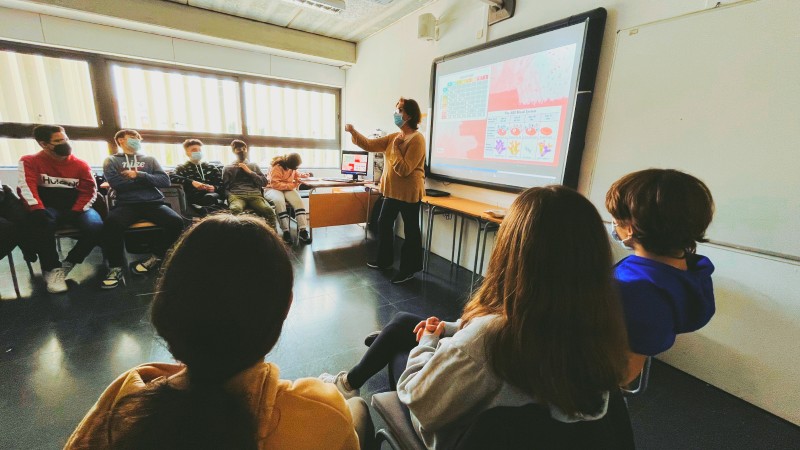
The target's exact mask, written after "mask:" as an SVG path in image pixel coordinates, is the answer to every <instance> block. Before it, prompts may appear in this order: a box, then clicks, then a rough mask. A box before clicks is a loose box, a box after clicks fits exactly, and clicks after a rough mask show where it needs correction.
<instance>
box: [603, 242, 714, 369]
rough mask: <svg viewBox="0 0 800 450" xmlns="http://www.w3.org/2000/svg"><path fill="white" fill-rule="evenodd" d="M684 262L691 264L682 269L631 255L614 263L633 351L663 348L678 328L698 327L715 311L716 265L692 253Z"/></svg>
mask: <svg viewBox="0 0 800 450" xmlns="http://www.w3.org/2000/svg"><path fill="white" fill-rule="evenodd" d="M686 263H687V265H688V268H689V270H680V269H677V268H675V267H672V266H670V265H668V264H664V263H661V262H658V261H654V260H652V259H647V258H642V257H640V256H635V255H631V256H628V257H627V258H625V259H623V260H622V261H620V262H618V263H617V265H616V266H615V267H614V276H615V278H616V279H617V281H618V285H619V290H620V297H621V300H622V307H623V309H624V311H625V322H626V325H627V327H628V340H629V341H630V348H631V350H632V351H633V352H635V353H638V354H641V355H650V356H652V355H656V354H658V353H661V352H663V351H666V350H667V349H669V348H670V347H672V345H673V344H674V343H675V336H676V335H677V334H679V333H688V332H691V331H695V330H699V329H700V328H702V327H703V326H704V325H705V324H707V323H708V321H709V320H711V316H713V315H714V311H715V306H714V287H713V285H712V283H711V274H712V273H714V265H713V264H711V261H710V260H709V259H708V258H706V257H705V256H700V255H693V254H689V255H687V256H686Z"/></svg>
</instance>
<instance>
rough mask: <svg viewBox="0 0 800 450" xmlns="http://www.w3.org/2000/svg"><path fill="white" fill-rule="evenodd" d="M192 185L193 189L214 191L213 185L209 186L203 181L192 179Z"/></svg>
mask: <svg viewBox="0 0 800 450" xmlns="http://www.w3.org/2000/svg"><path fill="white" fill-rule="evenodd" d="M192 187H194V188H195V189H197V190H199V191H208V192H214V190H215V189H214V186H211V185H210V184H204V183H201V182H199V181H194V180H192Z"/></svg>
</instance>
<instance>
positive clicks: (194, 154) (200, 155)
mask: <svg viewBox="0 0 800 450" xmlns="http://www.w3.org/2000/svg"><path fill="white" fill-rule="evenodd" d="M191 159H192V161H194V162H199V161H200V160H201V159H203V152H192V156H191Z"/></svg>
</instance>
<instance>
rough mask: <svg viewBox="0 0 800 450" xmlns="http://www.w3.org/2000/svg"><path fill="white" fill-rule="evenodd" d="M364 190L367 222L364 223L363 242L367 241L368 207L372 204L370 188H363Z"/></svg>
mask: <svg viewBox="0 0 800 450" xmlns="http://www.w3.org/2000/svg"><path fill="white" fill-rule="evenodd" d="M364 190H365V191H367V220H365V221H364V240H365V241H366V240H368V239H369V234H368V233H369V206H370V204H371V203H372V188H370V187H369V186H364Z"/></svg>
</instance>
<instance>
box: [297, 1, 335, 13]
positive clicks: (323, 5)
mask: <svg viewBox="0 0 800 450" xmlns="http://www.w3.org/2000/svg"><path fill="white" fill-rule="evenodd" d="M283 1H284V2H286V3H292V4H294V5H297V6H304V7H306V8H311V9H313V10H315V11H320V12H325V13H328V14H338V13H340V12H342V11H344V8H345V6H346V5H345V3H344V0H283Z"/></svg>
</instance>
